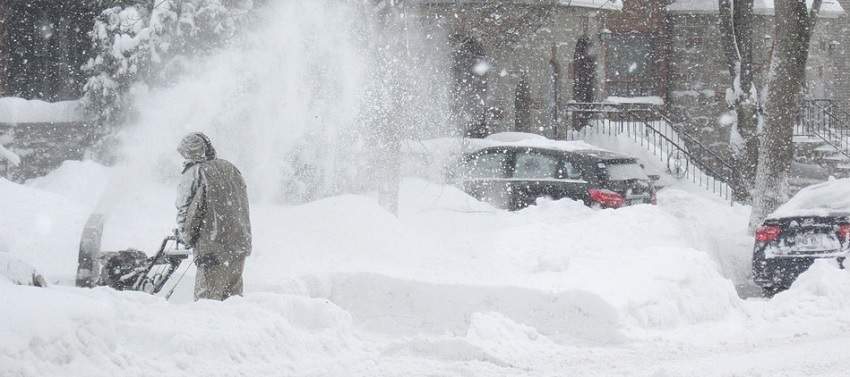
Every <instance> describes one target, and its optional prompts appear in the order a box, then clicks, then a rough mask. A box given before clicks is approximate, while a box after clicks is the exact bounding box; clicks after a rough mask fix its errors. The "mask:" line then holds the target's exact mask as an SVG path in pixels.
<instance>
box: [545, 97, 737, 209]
mask: <svg viewBox="0 0 850 377" xmlns="http://www.w3.org/2000/svg"><path fill="white" fill-rule="evenodd" d="M565 110H566V111H567V114H568V115H569V117H568V119H569V120H570V122H568V123H567V124H565V126H566V127H565V130H564V131H563V132H562V133H563V137H564V138H566V139H583V140H588V139H592V137H594V136H608V137H617V138H619V139H627V140H630V141H631V142H632V143H634V145H636V146H638V147H639V148H641V149H643V150H644V151H646V152H649V153H650V154H651V155H653V156H654V157H655V158H657V159H658V160H659V161H660V162H661V163H662V164H663V165H664V166H665V167H666V170H667V173H669V174H670V175H671V176H673V177H676V178H678V179H680V180H688V181H690V182H692V183H694V184H696V185H698V186H700V187H702V188H704V189H705V190H707V191H709V192H712V193H714V194H716V195H718V196H720V197H721V198H723V199H725V200H729V201H733V200H734V187H735V186H734V185H735V183H737V182H742V180H741V179H742V175H741V174H740V172H739V171H738V169H736V168H735V166H734V165H732V164H731V163H730V162H728V161H727V160H726V159H724V158H723V157H722V156H721V155H719V154H718V153H717V152H715V151H713V150H711V149H710V148H708V147H707V146H705V145H704V144H702V143H701V142H700V141H699V140H697V139H696V138H694V137H693V136H691V135H689V134H688V133H687V132H685V131H684V130H683V129H681V127H678V126H677V125H676V124H675V123H674V122H672V121H671V120H670V119H669V118H668V117H667V116H666V115H665V114H664V113H663V112H661V111H660V110H659V109H658V108H657V107H656V106H654V105H648V104H611V103H569V104H567V105H566V108H565ZM600 144H603V145H604V144H606V143H604V142H603V143H600Z"/></svg>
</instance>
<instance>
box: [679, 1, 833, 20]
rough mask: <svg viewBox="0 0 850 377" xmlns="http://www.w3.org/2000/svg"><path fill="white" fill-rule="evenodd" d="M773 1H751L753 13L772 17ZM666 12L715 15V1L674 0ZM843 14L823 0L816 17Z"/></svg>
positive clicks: (809, 2) (810, 2)
mask: <svg viewBox="0 0 850 377" xmlns="http://www.w3.org/2000/svg"><path fill="white" fill-rule="evenodd" d="M774 1H775V0H755V1H753V13H754V14H758V15H763V16H772V15H773V11H774ZM806 4H807V5H808V6H809V7H810V8H811V6H812V0H806ZM667 11H668V12H671V13H695V14H712V13H717V11H718V8H717V0H674V1H673V2H672V3H671V4H670V5H668V6H667ZM844 14H845V12H844V8H842V7H841V4H839V3H838V1H837V0H823V3H821V7H820V13H818V16H820V17H824V18H836V17H841V16H843V15H844Z"/></svg>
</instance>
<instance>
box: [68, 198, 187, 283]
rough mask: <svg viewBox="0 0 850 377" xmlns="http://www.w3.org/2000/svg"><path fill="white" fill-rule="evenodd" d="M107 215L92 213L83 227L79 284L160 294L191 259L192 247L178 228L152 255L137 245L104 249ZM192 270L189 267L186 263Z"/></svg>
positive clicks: (78, 275) (78, 269)
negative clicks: (103, 241) (102, 246)
mask: <svg viewBox="0 0 850 377" xmlns="http://www.w3.org/2000/svg"><path fill="white" fill-rule="evenodd" d="M104 218H105V216H104V215H102V214H97V213H96V214H92V215H91V216H89V219H88V221H87V222H86V225H85V228H83V234H82V237H81V240H80V253H79V257H78V259H77V284H76V285H77V286H78V287H89V288H91V287H98V286H106V287H111V288H114V289H117V290H119V291H123V290H130V291H142V292H147V293H150V294H153V295H156V294H157V293H159V292H160V291H161V290H162V288H163V287H164V286H165V285H166V283H167V282H168V281H169V279H170V278H171V277H172V275H173V274H174V272H175V271H177V269H178V268H179V267H180V265H181V264H182V263H183V262H184V261H186V260H188V259H189V255H190V254H191V250H189V249H188V248H186V246H185V245H183V244H182V243H181V242H180V239H179V238H178V237H177V232H176V231H174V233H173V234H171V235H168V236H166V237H165V238H164V239H163V240H162V243H161V244H160V246H159V249H158V250H157V252H156V254H154V255H153V256H151V257H149V256H148V255H147V254H146V253H145V252H143V251H141V250H137V249H133V248H129V249H125V250H118V251H102V250H101V238H102V237H103V223H104ZM188 269H189V266H186V270H188ZM185 273H186V272H185V271H184V272H183V274H185ZM182 277H183V276H182V275H181V276H180V278H179V279H178V280H177V281H176V282H175V283H174V284H173V287H172V289H171V291H170V292H169V293H168V295H167V296H166V299H168V297H170V296H171V294H172V293H173V292H174V288H176V287H177V285H178V284H179V283H180V280H182Z"/></svg>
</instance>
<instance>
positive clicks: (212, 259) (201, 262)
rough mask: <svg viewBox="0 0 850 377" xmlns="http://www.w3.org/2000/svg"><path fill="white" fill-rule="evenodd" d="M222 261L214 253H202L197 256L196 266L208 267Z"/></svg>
mask: <svg viewBox="0 0 850 377" xmlns="http://www.w3.org/2000/svg"><path fill="white" fill-rule="evenodd" d="M219 263H220V262H219V260H218V258H217V257H216V256H215V255H214V254H207V255H200V256H198V257H196V258H195V266H198V267H200V268H208V267H212V266H216V265H218V264H219Z"/></svg>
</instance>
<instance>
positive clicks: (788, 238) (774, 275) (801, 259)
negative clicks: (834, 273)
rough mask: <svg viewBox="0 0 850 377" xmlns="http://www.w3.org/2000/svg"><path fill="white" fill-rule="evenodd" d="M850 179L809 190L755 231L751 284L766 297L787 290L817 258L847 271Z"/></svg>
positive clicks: (849, 249)
mask: <svg viewBox="0 0 850 377" xmlns="http://www.w3.org/2000/svg"><path fill="white" fill-rule="evenodd" d="M848 236H850V179H839V180H835V181H831V182H825V183H821V184H817V185H813V186H809V187H806V188H805V189H803V190H801V191H800V192H799V193H797V195H795V196H794V197H793V198H791V200H790V201H788V203H786V204H784V205H783V206H781V207H780V208H779V209H778V210H776V212H774V213H773V214H771V215H770V216H768V218H767V220H765V221H764V223H763V224H762V225H761V226H760V227H759V228H758V229H757V230H756V235H755V245H754V247H753V281H754V282H755V283H756V285H758V286H760V287H762V290H763V292H764V294H765V296H768V297H769V296H772V295H773V294H775V293H776V292H779V291H781V290H784V289H787V288H788V287H790V286H791V284H792V283H793V282H794V280H795V279H797V277H798V276H799V275H800V274H801V273H803V272H804V271H806V270H807V269H808V268H809V266H811V265H812V263H814V261H815V260H817V259H835V260H837V261H838V263H839V265H841V266H842V267H843V263H844V259H845V258H846V257H847V254H848V252H850V245H848Z"/></svg>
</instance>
